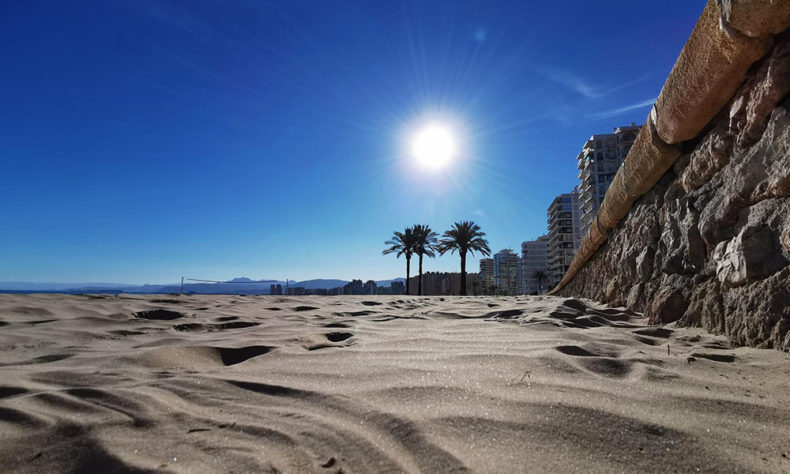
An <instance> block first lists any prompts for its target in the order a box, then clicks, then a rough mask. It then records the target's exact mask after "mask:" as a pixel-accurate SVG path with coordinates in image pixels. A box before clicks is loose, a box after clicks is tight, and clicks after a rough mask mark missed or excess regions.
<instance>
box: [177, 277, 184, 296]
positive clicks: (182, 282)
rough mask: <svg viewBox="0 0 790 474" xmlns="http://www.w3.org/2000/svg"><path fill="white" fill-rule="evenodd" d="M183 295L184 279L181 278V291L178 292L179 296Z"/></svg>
mask: <svg viewBox="0 0 790 474" xmlns="http://www.w3.org/2000/svg"><path fill="white" fill-rule="evenodd" d="M183 293H184V277H181V289H180V290H179V291H178V294H179V295H182V294H183Z"/></svg>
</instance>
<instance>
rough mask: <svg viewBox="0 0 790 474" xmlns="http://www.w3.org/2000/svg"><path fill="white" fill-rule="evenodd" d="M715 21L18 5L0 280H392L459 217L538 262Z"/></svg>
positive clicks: (4, 148) (623, 7)
mask: <svg viewBox="0 0 790 474" xmlns="http://www.w3.org/2000/svg"><path fill="white" fill-rule="evenodd" d="M704 4H705V2H704V1H703V0H695V1H682V2H679V1H677V0H654V1H650V2H641V1H640V2H622V1H609V0H604V1H598V2H594V5H595V6H594V8H593V7H591V6H590V5H591V2H589V1H586V0H569V1H564V2H524V1H496V0H483V1H452V2H451V1H402V2H398V1H392V2H371V1H343V0H339V1H332V2H320V1H312V0H310V1H300V0H289V1H282V2H278V1H253V0H236V1H226V2H224V1H218V0H189V1H187V0H184V1H170V0H114V1H112V2H106V1H96V2H91V1H80V2H60V1H52V2H41V1H35V0H34V1H30V2H4V3H3V5H2V6H0V57H2V58H3V62H4V67H3V73H2V74H1V75H0V104H2V106H1V107H0V200H1V201H2V205H0V281H31V282H44V281H53V282H86V281H90V282H101V281H104V282H121V283H133V284H134V283H170V282H175V281H177V280H179V279H180V278H181V277H182V276H186V277H187V278H202V279H217V280H224V279H230V278H234V277H241V276H246V277H250V278H255V279H264V278H266V279H285V278H290V279H295V280H306V279H313V278H341V279H351V278H361V279H363V280H367V279H388V278H394V277H400V276H404V274H405V262H404V260H403V259H402V258H401V259H396V258H395V256H394V255H388V256H382V255H381V251H382V250H383V249H384V241H385V240H387V239H388V238H389V237H390V236H391V234H392V232H393V231H395V230H402V229H403V228H404V227H406V226H410V225H412V224H418V223H419V224H428V225H430V226H431V227H432V228H433V229H434V230H436V231H438V232H440V233H441V232H443V231H444V230H446V229H448V228H449V227H450V226H451V225H452V223H453V222H455V221H461V220H474V221H475V222H477V223H478V224H479V225H480V226H481V227H482V229H483V231H484V232H486V234H487V238H488V240H489V243H490V246H491V248H492V250H493V251H494V252H496V251H499V250H501V249H504V248H512V249H514V250H516V251H520V250H519V249H520V245H521V242H522V241H525V240H531V239H534V238H536V237H538V236H539V235H541V234H543V233H545V231H546V208H547V207H548V205H549V204H550V202H551V201H552V199H553V198H554V197H555V196H556V195H558V194H561V193H565V192H570V190H571V189H572V188H573V186H574V185H576V184H577V182H578V181H577V178H576V175H577V169H576V162H575V158H576V155H577V154H578V152H579V151H580V149H581V147H582V146H583V144H584V142H585V140H586V139H587V138H589V136H590V135H592V134H595V133H611V131H612V129H613V128H614V127H617V126H619V125H627V124H629V123H630V122H637V123H639V124H641V123H643V122H644V119H645V117H646V116H647V114H648V112H649V109H650V105H651V104H652V102H653V101H654V100H655V98H656V97H657V96H658V94H659V92H660V90H661V86H662V85H663V83H664V81H665V79H666V77H667V75H668V74H669V71H670V70H671V68H672V65H673V64H674V62H675V59H676V58H677V56H678V54H679V53H680V50H681V48H682V47H683V44H684V43H685V41H686V40H687V39H688V36H689V34H690V33H691V30H692V29H693V27H694V24H695V23H696V20H697V18H698V17H699V15H700V13H701V12H702V9H703V7H704ZM428 124H441V126H443V127H445V128H446V129H448V130H450V131H451V132H452V134H453V136H454V137H455V142H456V155H455V156H454V157H453V159H452V161H451V163H449V164H448V165H447V166H445V167H443V168H441V169H437V170H430V169H426V168H425V167H422V166H419V165H418V164H417V163H416V161H415V159H414V157H413V156H412V150H411V143H412V140H413V137H414V136H415V134H417V133H418V132H419V131H420V130H421V129H423V128H424V127H425V126H427V125H428ZM467 265H468V269H470V270H472V271H476V270H477V268H478V258H477V256H476V257H475V258H471V259H470V260H469V261H468V263H467ZM412 268H415V266H414V265H413V266H412ZM458 269H459V259H458V256H457V255H445V256H442V257H439V258H436V259H427V260H426V261H425V262H424V270H425V271H458Z"/></svg>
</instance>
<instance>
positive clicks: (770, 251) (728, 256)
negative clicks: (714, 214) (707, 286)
mask: <svg viewBox="0 0 790 474" xmlns="http://www.w3.org/2000/svg"><path fill="white" fill-rule="evenodd" d="M713 260H714V261H715V262H716V276H717V278H718V279H719V281H720V282H721V283H722V284H723V285H725V286H728V287H734V286H741V285H745V284H746V283H750V282H754V281H757V280H761V279H763V278H765V277H767V276H769V275H771V274H773V273H775V272H777V271H779V270H780V269H782V268H783V267H784V266H786V265H787V260H786V259H785V258H784V256H783V255H782V248H781V245H780V244H779V236H778V235H776V234H775V233H774V232H773V231H772V230H771V229H769V228H766V227H751V226H750V227H744V228H743V229H742V230H741V231H740V232H739V233H738V235H736V236H735V238H733V239H732V240H730V241H725V242H720V243H719V244H718V245H717V246H716V249H715V250H714V251H713Z"/></svg>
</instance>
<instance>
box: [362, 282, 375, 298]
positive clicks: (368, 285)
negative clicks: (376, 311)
mask: <svg viewBox="0 0 790 474" xmlns="http://www.w3.org/2000/svg"><path fill="white" fill-rule="evenodd" d="M362 293H363V294H365V295H376V294H378V287H377V286H376V282H375V281H373V280H368V281H366V282H365V285H364V286H363V288H362Z"/></svg>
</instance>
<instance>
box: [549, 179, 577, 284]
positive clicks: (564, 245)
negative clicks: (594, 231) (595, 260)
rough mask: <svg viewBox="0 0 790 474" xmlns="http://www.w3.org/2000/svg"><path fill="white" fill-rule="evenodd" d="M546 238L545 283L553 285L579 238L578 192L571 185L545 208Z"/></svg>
mask: <svg viewBox="0 0 790 474" xmlns="http://www.w3.org/2000/svg"><path fill="white" fill-rule="evenodd" d="M547 216H548V223H549V234H548V237H549V240H548V245H547V258H546V268H547V273H548V277H549V282H548V283H549V286H551V287H553V286H554V285H556V284H557V283H559V281H560V280H561V279H562V277H563V275H565V272H566V271H567V270H568V268H570V265H571V261H573V256H574V255H575V254H576V251H577V250H578V249H579V245H580V244H581V239H582V235H583V234H582V229H581V227H582V224H581V212H580V208H579V192H578V189H576V188H574V189H573V192H571V193H569V194H560V195H559V196H557V197H556V198H554V201H552V203H551V205H550V206H549V208H548V210H547Z"/></svg>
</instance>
